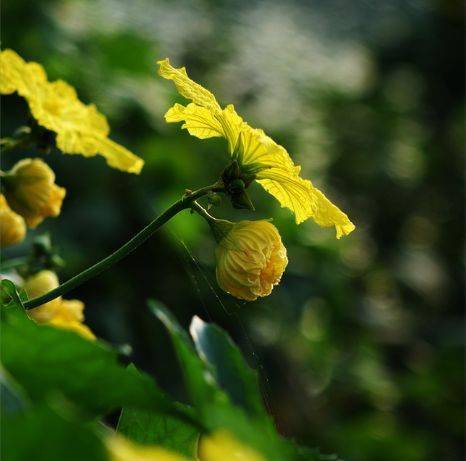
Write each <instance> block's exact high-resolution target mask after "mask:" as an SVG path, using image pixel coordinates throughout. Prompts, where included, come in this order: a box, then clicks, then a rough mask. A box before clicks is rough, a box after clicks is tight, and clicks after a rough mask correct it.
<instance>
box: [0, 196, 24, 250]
mask: <svg viewBox="0 0 466 461" xmlns="http://www.w3.org/2000/svg"><path fill="white" fill-rule="evenodd" d="M25 236H26V223H25V222H24V219H23V218H22V217H21V216H20V215H19V214H16V213H15V212H14V211H13V210H12V209H11V208H10V207H9V206H8V203H7V201H6V200H5V197H4V196H3V195H0V248H5V247H7V246H10V245H15V244H17V243H20V242H21V241H22V240H23V239H24V237H25Z"/></svg>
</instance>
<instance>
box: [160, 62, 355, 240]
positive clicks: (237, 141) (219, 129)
mask: <svg viewBox="0 0 466 461" xmlns="http://www.w3.org/2000/svg"><path fill="white" fill-rule="evenodd" d="M158 64H159V66H160V68H159V75H160V76H162V77H163V78H166V79H168V80H173V82H174V84H175V86H176V88H177V90H178V92H179V93H180V94H181V95H182V96H183V97H185V98H186V99H189V100H191V101H192V102H191V103H190V104H188V105H186V106H183V105H181V104H175V105H174V106H173V107H172V108H171V109H169V110H168V112H167V113H166V114H165V120H166V121H167V122H169V123H172V122H184V124H183V125H182V128H186V129H187V130H188V132H189V133H190V134H191V135H193V136H196V137H198V138H201V139H206V138H211V137H224V138H226V140H227V141H228V146H229V151H230V154H231V156H232V158H233V160H236V161H237V162H238V164H239V165H240V168H241V173H242V177H241V179H243V180H244V181H245V183H246V184H248V183H249V182H251V181H252V180H253V179H255V180H257V182H258V183H259V184H261V186H262V187H263V188H264V189H265V190H266V191H267V192H269V193H270V194H272V195H273V196H274V197H275V198H276V199H277V200H278V201H279V202H280V204H281V205H282V207H287V208H289V209H290V210H291V211H292V212H293V213H294V214H295V219H296V223H297V224H299V223H301V222H302V221H305V220H306V219H308V218H310V217H312V218H313V219H314V221H315V222H316V223H317V224H319V225H321V226H324V227H328V226H335V229H336V234H337V238H340V237H341V236H342V235H346V234H349V233H350V232H351V231H353V229H354V225H353V223H352V222H351V221H350V220H349V218H348V216H346V214H345V213H343V212H342V211H341V210H339V209H338V208H337V207H336V206H335V205H334V204H333V203H332V202H330V200H328V199H327V198H326V197H325V195H324V194H323V193H322V192H321V191H320V190H318V189H317V188H315V187H314V186H313V185H312V183H311V182H310V181H309V180H307V179H303V178H301V177H300V175H299V173H300V167H299V166H297V165H295V164H294V163H293V161H292V160H291V158H290V156H289V155H288V152H287V151H286V150H285V149H284V148H283V147H282V146H280V145H279V144H277V143H276V142H275V141H273V140H272V139H271V138H269V137H268V136H267V135H266V134H265V133H264V132H263V131H262V130H259V129H255V128H252V127H250V126H249V125H248V124H247V123H246V122H244V121H243V119H242V118H241V117H240V116H239V115H238V114H237V113H236V112H235V109H234V107H233V106H232V105H228V106H227V107H225V108H222V107H220V105H219V104H218V102H217V100H216V99H215V96H214V95H213V94H212V93H211V92H210V91H208V90H207V89H205V88H203V87H202V86H201V85H199V84H198V83H196V82H194V81H193V80H191V79H190V78H189V77H188V74H187V73H186V69H185V68H184V67H182V68H179V69H177V68H174V67H172V66H171V65H170V62H169V60H168V59H164V60H163V61H159V62H158Z"/></svg>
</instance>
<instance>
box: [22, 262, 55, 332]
mask: <svg viewBox="0 0 466 461" xmlns="http://www.w3.org/2000/svg"><path fill="white" fill-rule="evenodd" d="M59 284H60V283H59V282H58V277H57V274H55V272H52V271H48V270H43V271H40V272H38V273H37V274H35V275H33V276H32V277H29V278H28V279H27V280H26V282H25V284H24V287H23V288H24V290H25V291H26V293H27V295H28V298H29V299H32V298H37V297H38V296H42V295H44V294H45V293H48V292H49V291H51V290H54V289H55V288H57V287H58V286H59ZM61 302H62V299H61V297H59V298H55V299H52V301H49V302H48V303H45V304H41V305H40V306H38V307H35V308H34V309H30V310H29V311H28V314H29V316H30V317H31V318H33V319H34V320H36V321H37V322H39V323H44V322H49V321H50V320H51V319H52V318H53V317H54V316H55V315H56V313H57V310H58V309H59V308H60V304H61Z"/></svg>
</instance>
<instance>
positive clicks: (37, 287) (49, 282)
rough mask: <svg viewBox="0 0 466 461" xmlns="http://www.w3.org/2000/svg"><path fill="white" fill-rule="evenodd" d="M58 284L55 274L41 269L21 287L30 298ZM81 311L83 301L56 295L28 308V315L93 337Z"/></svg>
mask: <svg viewBox="0 0 466 461" xmlns="http://www.w3.org/2000/svg"><path fill="white" fill-rule="evenodd" d="M58 285H59V281H58V277H57V274H55V272H52V271H48V270H43V271H40V272H38V273H37V274H35V275H33V276H32V277H29V278H28V279H27V280H26V282H25V284H24V287H23V288H24V290H25V291H26V293H27V295H28V297H29V299H31V298H36V297H37V296H42V295H44V294H45V293H48V292H49V291H50V290H53V289H54V288H57V287H58ZM83 311H84V303H83V302H81V301H78V300H77V299H62V298H61V297H58V298H55V299H52V301H49V302H48V303H45V304H42V305H40V306H38V307H35V308H34V309H30V310H29V311H28V315H29V317H31V318H32V319H33V320H35V321H36V322H37V323H45V324H47V325H53V326H55V327H57V328H63V329H65V330H71V331H74V332H75V333H78V334H80V335H81V336H83V337H84V338H86V339H95V335H94V333H92V331H91V330H90V329H89V327H88V326H87V325H84V323H83V321H84V312H83Z"/></svg>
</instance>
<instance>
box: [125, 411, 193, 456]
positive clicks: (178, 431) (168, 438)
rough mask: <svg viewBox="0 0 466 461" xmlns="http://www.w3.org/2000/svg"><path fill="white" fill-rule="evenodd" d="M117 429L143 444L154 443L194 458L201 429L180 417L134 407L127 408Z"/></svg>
mask: <svg viewBox="0 0 466 461" xmlns="http://www.w3.org/2000/svg"><path fill="white" fill-rule="evenodd" d="M117 430H118V432H120V433H121V434H123V435H125V436H126V437H128V438H130V439H132V440H133V441H135V442H139V443H141V444H155V445H160V446H162V447H164V448H167V449H170V450H173V451H176V452H178V453H180V454H183V455H185V456H188V457H189V458H190V459H193V458H194V457H195V455H196V453H197V441H198V438H199V430H198V429H197V428H195V427H194V426H192V425H190V424H188V423H186V422H183V421H181V420H180V419H178V418H175V417H172V416H168V415H163V414H161V413H155V412H151V411H147V410H138V409H135V408H124V409H123V410H122V412H121V415H120V420H119V421H118V429H117Z"/></svg>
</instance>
